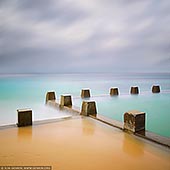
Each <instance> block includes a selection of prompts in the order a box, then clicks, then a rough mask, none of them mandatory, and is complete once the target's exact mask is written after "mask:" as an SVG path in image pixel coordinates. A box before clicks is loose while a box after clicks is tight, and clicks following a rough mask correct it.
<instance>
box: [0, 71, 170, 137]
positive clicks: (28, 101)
mask: <svg viewBox="0 0 170 170" xmlns="http://www.w3.org/2000/svg"><path fill="white" fill-rule="evenodd" d="M152 85H160V87H161V92H160V93H157V94H153V93H152V91H151V87H152ZM131 86H138V87H139V91H140V93H139V95H131V94H130V93H129V91H130V87H131ZM111 87H118V88H119V95H118V96H113V97H110V95H109V90H110V88H111ZM83 88H90V90H91V96H92V97H91V99H90V100H95V101H96V104H97V111H98V113H100V114H101V115H104V116H106V117H109V118H111V119H114V120H118V121H121V122H123V114H124V113H125V112H127V111H129V110H139V111H142V112H145V113H146V129H147V130H149V131H151V132H154V133H156V134H159V135H161V136H166V137H170V73H114V74H109V73H103V74H101V73H100V74H99V73H98V74H94V73H93V74H92V73H91V74H90V73H89V74H16V75H7V74H4V75H3V74H1V75H0V126H2V125H8V124H14V123H16V122H17V109H22V108H31V109H32V110H33V113H34V116H33V120H46V119H53V118H58V117H64V116H68V115H69V113H65V112H61V111H59V110H56V109H54V108H50V107H47V106H45V95H46V92H47V91H55V92H56V96H57V101H58V102H59V100H60V95H62V94H71V95H72V99H73V101H72V102H73V105H75V106H78V107H81V103H82V99H81V98H80V92H81V89H83Z"/></svg>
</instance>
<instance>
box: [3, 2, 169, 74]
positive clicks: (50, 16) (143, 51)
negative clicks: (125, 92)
mask: <svg viewBox="0 0 170 170" xmlns="http://www.w3.org/2000/svg"><path fill="white" fill-rule="evenodd" d="M0 2H1V4H0V14H2V15H0V18H1V21H0V41H1V42H0V73H3V72H24V73H25V72H45V71H47V72H87V71H89V72H91V71H92V72H96V71H104V72H105V71H119V70H123V69H124V70H127V69H128V70H130V71H136V70H137V71H140V70H144V69H145V70H149V69H150V70H152V69H153V70H156V69H159V68H158V63H159V65H161V66H162V67H163V66H164V67H165V68H164V70H165V71H170V69H169V65H168V64H167V63H169V60H167V58H168V57H169V54H170V51H169V49H170V48H169V47H170V41H169V39H170V37H169V35H170V31H169V30H170V24H169V23H170V12H169V11H170V2H168V1H167V0H162V1H155V0H151V1H148V0H144V1H138V0H120V1H111V0H94V1H90V0H87V1H83V0H82V1H81V0H70V1H66V0H57V1H55V0H49V1H46V0H36V1H33V0H15V1H8V0H4V1H3V0H2V1H0ZM160 63H161V64H160ZM28 65H30V67H27V66H28ZM47 66H48V67H47ZM44 68H46V69H45V70H44ZM158 71H159V70H158Z"/></svg>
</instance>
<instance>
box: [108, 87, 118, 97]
mask: <svg viewBox="0 0 170 170" xmlns="http://www.w3.org/2000/svg"><path fill="white" fill-rule="evenodd" d="M115 95H119V90H118V88H117V87H112V88H111V89H110V96H115Z"/></svg>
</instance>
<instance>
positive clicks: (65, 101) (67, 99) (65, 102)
mask: <svg viewBox="0 0 170 170" xmlns="http://www.w3.org/2000/svg"><path fill="white" fill-rule="evenodd" d="M60 106H68V107H71V106H72V98H71V95H61V98H60Z"/></svg>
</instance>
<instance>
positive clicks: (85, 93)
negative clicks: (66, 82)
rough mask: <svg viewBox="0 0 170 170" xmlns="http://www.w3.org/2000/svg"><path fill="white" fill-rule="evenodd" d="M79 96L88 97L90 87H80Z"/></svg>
mask: <svg viewBox="0 0 170 170" xmlns="http://www.w3.org/2000/svg"><path fill="white" fill-rule="evenodd" d="M81 98H90V89H82V90H81Z"/></svg>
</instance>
